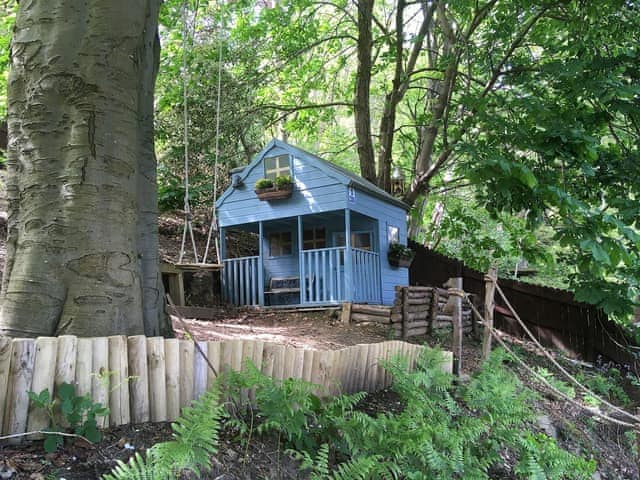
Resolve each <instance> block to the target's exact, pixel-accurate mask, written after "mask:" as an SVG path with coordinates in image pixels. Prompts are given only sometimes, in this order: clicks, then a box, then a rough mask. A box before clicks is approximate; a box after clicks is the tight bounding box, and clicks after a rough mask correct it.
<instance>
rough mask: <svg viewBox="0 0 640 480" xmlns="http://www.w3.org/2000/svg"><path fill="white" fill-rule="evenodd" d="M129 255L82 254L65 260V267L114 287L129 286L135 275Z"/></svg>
mask: <svg viewBox="0 0 640 480" xmlns="http://www.w3.org/2000/svg"><path fill="white" fill-rule="evenodd" d="M128 267H133V268H135V265H132V262H131V257H130V256H129V255H127V254H125V253H122V252H101V253H92V254H88V255H84V256H82V257H80V258H77V259H75V260H71V261H69V262H67V264H66V268H67V269H69V270H71V271H72V272H74V273H75V274H77V275H80V276H82V277H85V278H88V279H92V280H98V281H99V282H101V283H107V284H110V285H112V286H114V287H118V288H120V287H131V286H133V285H134V283H135V279H136V275H135V271H134V270H133V268H128Z"/></svg>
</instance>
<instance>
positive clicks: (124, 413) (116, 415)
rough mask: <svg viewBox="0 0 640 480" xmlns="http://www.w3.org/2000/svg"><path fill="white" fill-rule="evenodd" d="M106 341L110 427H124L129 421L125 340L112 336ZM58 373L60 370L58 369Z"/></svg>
mask: <svg viewBox="0 0 640 480" xmlns="http://www.w3.org/2000/svg"><path fill="white" fill-rule="evenodd" d="M60 338H62V337H60ZM60 338H59V339H58V340H60ZM107 340H108V342H109V376H110V377H111V384H110V386H109V389H110V390H109V408H110V409H111V412H110V415H109V418H110V425H111V426H118V425H126V424H128V423H129V422H130V421H131V410H130V406H129V385H128V382H129V360H128V355H127V338H126V337H125V336H124V335H114V336H111V337H108V338H107ZM60 351H61V350H60V348H58V362H60V360H61V358H60ZM59 371H62V370H61V369H59Z"/></svg>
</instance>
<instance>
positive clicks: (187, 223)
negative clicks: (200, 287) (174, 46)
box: [178, 2, 198, 263]
mask: <svg viewBox="0 0 640 480" xmlns="http://www.w3.org/2000/svg"><path fill="white" fill-rule="evenodd" d="M188 35H189V30H188V25H187V3H186V2H185V3H183V4H182V117H183V134H184V139H183V140H184V229H183V230H182V244H181V246H180V257H179V258H178V263H182V259H183V258H184V254H185V246H186V243H187V232H189V236H190V237H191V245H192V247H193V256H194V257H195V260H196V263H198V250H197V247H196V239H195V236H194V235H193V223H192V216H191V206H190V203H189V105H188V97H189V92H188V83H189V77H188V71H187V44H188V38H189V37H188Z"/></svg>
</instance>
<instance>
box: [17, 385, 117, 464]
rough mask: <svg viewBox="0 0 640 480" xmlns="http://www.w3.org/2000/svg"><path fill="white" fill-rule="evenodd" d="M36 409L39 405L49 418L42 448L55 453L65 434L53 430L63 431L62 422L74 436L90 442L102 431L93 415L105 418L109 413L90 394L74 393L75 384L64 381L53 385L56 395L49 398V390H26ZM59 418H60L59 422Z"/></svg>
mask: <svg viewBox="0 0 640 480" xmlns="http://www.w3.org/2000/svg"><path fill="white" fill-rule="evenodd" d="M27 394H28V396H29V400H31V402H32V404H33V406H34V407H35V408H41V409H43V410H44V411H45V412H46V413H47V416H48V417H49V423H50V425H49V427H48V429H47V431H48V432H51V433H47V434H45V440H44V449H45V451H46V452H54V451H56V450H57V449H58V447H60V446H61V445H62V444H63V442H64V437H62V436H61V435H57V434H56V432H64V431H65V428H64V427H63V424H66V425H68V426H69V429H70V430H71V431H72V432H73V433H74V434H76V435H81V436H83V437H84V438H86V439H87V440H89V441H91V442H99V441H100V440H101V439H102V434H101V433H100V431H99V430H98V427H97V423H96V417H104V416H106V415H108V414H109V409H108V408H106V407H104V406H103V405H101V404H100V403H94V402H93V400H92V399H91V395H89V394H87V395H84V396H78V395H76V389H75V386H73V385H71V384H69V383H63V384H61V385H59V386H58V387H57V388H56V396H55V397H54V398H52V397H51V394H50V393H49V389H48V388H46V389H44V390H43V391H41V392H40V393H35V392H32V391H29V392H27ZM61 420H62V421H61Z"/></svg>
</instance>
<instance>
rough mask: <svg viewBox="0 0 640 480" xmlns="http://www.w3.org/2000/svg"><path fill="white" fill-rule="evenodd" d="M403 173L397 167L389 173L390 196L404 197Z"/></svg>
mask: <svg viewBox="0 0 640 480" xmlns="http://www.w3.org/2000/svg"><path fill="white" fill-rule="evenodd" d="M404 189H405V184H404V173H403V171H402V170H401V169H400V167H399V166H398V165H396V166H395V167H393V172H391V194H392V195H396V196H400V195H404Z"/></svg>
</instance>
